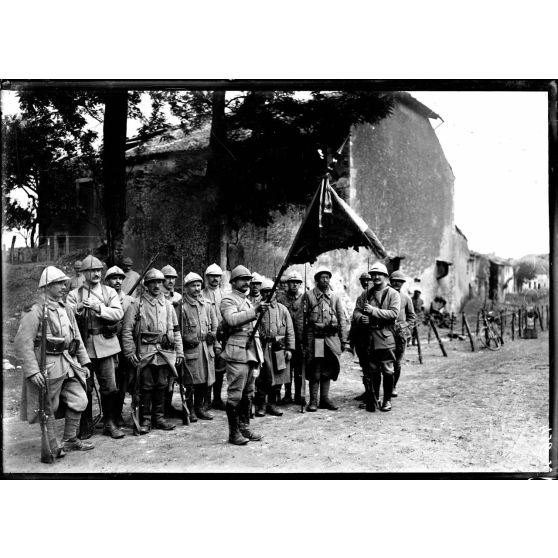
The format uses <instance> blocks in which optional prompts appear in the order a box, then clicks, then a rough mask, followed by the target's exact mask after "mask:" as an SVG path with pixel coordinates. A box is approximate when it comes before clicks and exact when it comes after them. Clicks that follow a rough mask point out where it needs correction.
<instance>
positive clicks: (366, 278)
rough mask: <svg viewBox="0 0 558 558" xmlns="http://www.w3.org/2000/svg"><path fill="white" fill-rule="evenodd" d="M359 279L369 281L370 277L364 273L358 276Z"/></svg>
mask: <svg viewBox="0 0 558 558" xmlns="http://www.w3.org/2000/svg"><path fill="white" fill-rule="evenodd" d="M359 279H365V280H366V281H370V279H372V277H370V275H369V274H368V273H366V271H365V272H364V273H361V274H360V277H359Z"/></svg>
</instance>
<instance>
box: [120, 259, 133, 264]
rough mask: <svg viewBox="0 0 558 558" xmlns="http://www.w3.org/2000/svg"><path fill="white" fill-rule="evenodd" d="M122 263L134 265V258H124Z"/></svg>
mask: <svg viewBox="0 0 558 558" xmlns="http://www.w3.org/2000/svg"><path fill="white" fill-rule="evenodd" d="M122 263H123V264H124V265H134V260H132V258H124V259H123V260H122Z"/></svg>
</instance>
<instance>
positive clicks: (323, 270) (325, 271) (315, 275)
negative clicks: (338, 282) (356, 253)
mask: <svg viewBox="0 0 558 558" xmlns="http://www.w3.org/2000/svg"><path fill="white" fill-rule="evenodd" d="M322 273H327V274H328V275H329V278H330V279H331V277H332V276H333V273H331V271H330V270H329V269H328V268H327V267H319V268H318V271H316V273H314V281H317V280H318V277H319V276H320V275H321V274H322Z"/></svg>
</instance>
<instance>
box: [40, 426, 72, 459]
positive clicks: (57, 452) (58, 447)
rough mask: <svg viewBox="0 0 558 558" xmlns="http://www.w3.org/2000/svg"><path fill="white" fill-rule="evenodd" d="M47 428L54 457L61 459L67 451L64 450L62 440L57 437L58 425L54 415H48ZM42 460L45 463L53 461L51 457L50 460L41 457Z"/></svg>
mask: <svg viewBox="0 0 558 558" xmlns="http://www.w3.org/2000/svg"><path fill="white" fill-rule="evenodd" d="M46 429H47V436H48V440H49V442H50V449H51V451H52V455H53V457H55V458H56V459H60V458H61V457H64V456H65V455H66V453H65V452H64V449H63V447H62V444H60V442H59V441H58V439H57V438H56V425H55V422H54V417H53V416H49V417H48V419H47V423H46ZM41 461H42V462H43V463H52V461H51V460H50V459H49V460H48V461H47V460H45V461H43V459H42V458H41Z"/></svg>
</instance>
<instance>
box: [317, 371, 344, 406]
mask: <svg viewBox="0 0 558 558" xmlns="http://www.w3.org/2000/svg"><path fill="white" fill-rule="evenodd" d="M330 384H331V380H330V379H329V378H322V379H321V380H320V407H319V408H320V409H328V410H329V411H337V409H339V407H337V405H335V404H334V403H333V401H331V399H330V398H329V386H330Z"/></svg>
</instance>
